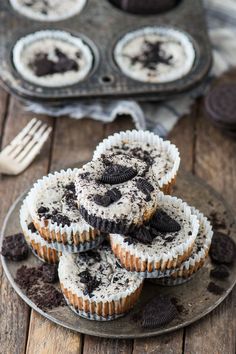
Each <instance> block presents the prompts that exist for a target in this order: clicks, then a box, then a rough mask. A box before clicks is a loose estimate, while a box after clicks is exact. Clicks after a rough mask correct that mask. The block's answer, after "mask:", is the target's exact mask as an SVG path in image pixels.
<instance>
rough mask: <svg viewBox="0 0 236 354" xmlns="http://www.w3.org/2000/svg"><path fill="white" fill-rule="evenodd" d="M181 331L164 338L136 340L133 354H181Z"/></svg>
mask: <svg viewBox="0 0 236 354" xmlns="http://www.w3.org/2000/svg"><path fill="white" fill-rule="evenodd" d="M182 343H183V330H179V331H176V332H174V333H171V334H167V335H164V336H158V337H152V338H144V339H136V340H135V341H134V347H133V354H144V353H148V354H182Z"/></svg>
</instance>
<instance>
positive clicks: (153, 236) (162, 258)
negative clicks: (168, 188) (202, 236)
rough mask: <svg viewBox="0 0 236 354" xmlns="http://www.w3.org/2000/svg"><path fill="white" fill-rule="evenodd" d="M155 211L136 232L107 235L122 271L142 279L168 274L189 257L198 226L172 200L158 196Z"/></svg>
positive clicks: (185, 208)
mask: <svg viewBox="0 0 236 354" xmlns="http://www.w3.org/2000/svg"><path fill="white" fill-rule="evenodd" d="M158 206H159V208H158V210H157V212H156V213H155V215H154V216H153V218H152V219H151V220H150V221H149V223H147V224H146V225H145V226H144V227H142V228H141V229H140V230H139V231H138V232H133V233H132V234H130V235H129V236H124V235H118V234H110V242H111V248H112V251H113V252H114V254H115V256H116V257H117V258H118V260H119V262H120V263H121V265H122V266H123V267H125V268H126V269H127V270H129V271H131V272H138V273H139V274H140V275H142V276H143V277H146V278H158V277H163V276H164V275H167V274H168V275H169V274H171V273H172V272H173V271H174V270H175V268H176V267H178V266H180V264H181V263H182V262H184V261H185V260H186V259H187V258H188V257H189V256H190V254H191V253H192V250H193V247H194V242H195V239H196V237H197V233H198V228H199V222H198V220H197V217H196V215H193V214H192V212H191V208H190V207H189V206H188V205H187V204H186V203H185V202H183V201H182V200H181V199H178V198H176V197H171V196H166V195H164V194H163V193H162V192H160V193H159V194H158Z"/></svg>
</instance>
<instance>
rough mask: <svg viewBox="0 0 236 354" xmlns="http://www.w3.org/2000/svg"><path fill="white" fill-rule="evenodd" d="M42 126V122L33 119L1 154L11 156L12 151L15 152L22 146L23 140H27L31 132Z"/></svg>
mask: <svg viewBox="0 0 236 354" xmlns="http://www.w3.org/2000/svg"><path fill="white" fill-rule="evenodd" d="M40 124H41V121H39V120H37V119H36V118H33V119H32V120H31V121H30V122H29V123H28V124H27V125H26V127H25V128H23V129H22V131H21V132H20V133H19V134H18V135H17V136H16V137H15V138H14V139H13V140H12V141H11V142H10V144H9V145H7V146H6V147H5V148H4V149H3V150H2V152H1V154H6V155H8V154H10V153H11V151H12V150H14V149H15V148H16V147H17V146H19V144H20V145H21V143H22V139H25V138H26V137H27V136H28V134H30V132H31V131H35V129H37V128H38V126H39V125H40Z"/></svg>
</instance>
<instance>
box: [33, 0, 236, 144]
mask: <svg viewBox="0 0 236 354" xmlns="http://www.w3.org/2000/svg"><path fill="white" fill-rule="evenodd" d="M204 7H205V10H206V21H207V26H208V30H209V37H210V41H211V44H212V49H213V67H212V69H211V72H210V75H209V76H208V77H207V79H206V80H205V81H204V82H203V83H202V84H201V85H200V86H198V87H197V89H194V90H192V91H189V92H187V93H184V94H182V95H180V96H179V97H178V98H175V99H171V100H167V101H163V102H161V103H150V102H145V103H143V102H142V103H141V102H136V101H133V100H109V101H101V100H99V101H98V100H93V101H91V102H90V101H86V102H82V103H81V102H80V103H73V104H68V105H65V106H59V107H58V106H57V107H52V106H51V107H50V106H48V105H42V104H37V103H33V102H27V103H26V109H27V110H28V111H32V112H34V113H38V114H47V115H50V116H53V117H60V116H65V115H66V116H69V117H71V118H75V119H81V118H83V117H91V118H93V119H95V120H100V121H102V122H106V123H109V122H112V121H113V120H115V119H116V117H117V116H119V115H123V114H128V115H130V116H131V117H132V119H133V121H134V124H135V127H136V128H137V129H149V130H151V131H153V132H155V133H157V134H159V135H160V136H163V137H165V136H166V135H167V134H168V133H169V132H170V131H171V129H172V128H173V127H174V125H175V124H176V123H177V122H178V120H179V119H180V118H181V117H182V116H183V115H185V114H187V113H189V112H190V109H191V105H192V104H193V102H194V100H195V99H196V98H197V97H199V96H201V95H203V94H204V93H206V92H207V89H208V88H209V84H210V82H211V80H212V79H213V78H215V77H218V76H220V75H221V74H222V73H223V72H225V71H227V70H229V69H230V68H232V67H234V66H235V53H236V40H235V38H236V1H235V0H224V1H222V0H204Z"/></svg>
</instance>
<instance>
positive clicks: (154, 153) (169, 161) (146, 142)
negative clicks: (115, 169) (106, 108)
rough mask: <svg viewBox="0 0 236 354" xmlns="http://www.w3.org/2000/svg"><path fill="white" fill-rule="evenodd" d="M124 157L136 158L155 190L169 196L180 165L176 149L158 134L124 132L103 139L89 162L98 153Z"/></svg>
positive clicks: (136, 131)
mask: <svg viewBox="0 0 236 354" xmlns="http://www.w3.org/2000/svg"><path fill="white" fill-rule="evenodd" d="M110 153H114V154H119V155H121V154H124V155H127V156H130V157H136V158H138V159H140V160H142V161H144V162H145V163H146V164H147V165H149V166H150V167H151V169H152V171H153V173H154V175H155V177H156V180H157V183H158V186H159V188H160V189H161V190H162V191H163V192H164V193H166V194H170V193H171V190H172V187H173V185H174V184H175V180H176V177H177V172H178V169H179V165H180V156H179V151H178V149H177V147H176V146H175V145H174V144H171V142H170V141H168V140H165V141H164V140H163V139H162V138H160V137H159V136H158V135H156V134H154V133H152V132H149V131H142V130H132V131H130V130H127V131H123V132H120V133H115V134H114V135H111V136H109V137H108V138H106V139H104V140H103V141H102V142H101V143H100V144H99V145H98V146H97V147H96V149H95V151H94V154H93V159H94V160H96V159H97V158H99V157H100V156H101V155H102V154H104V155H107V154H110Z"/></svg>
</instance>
